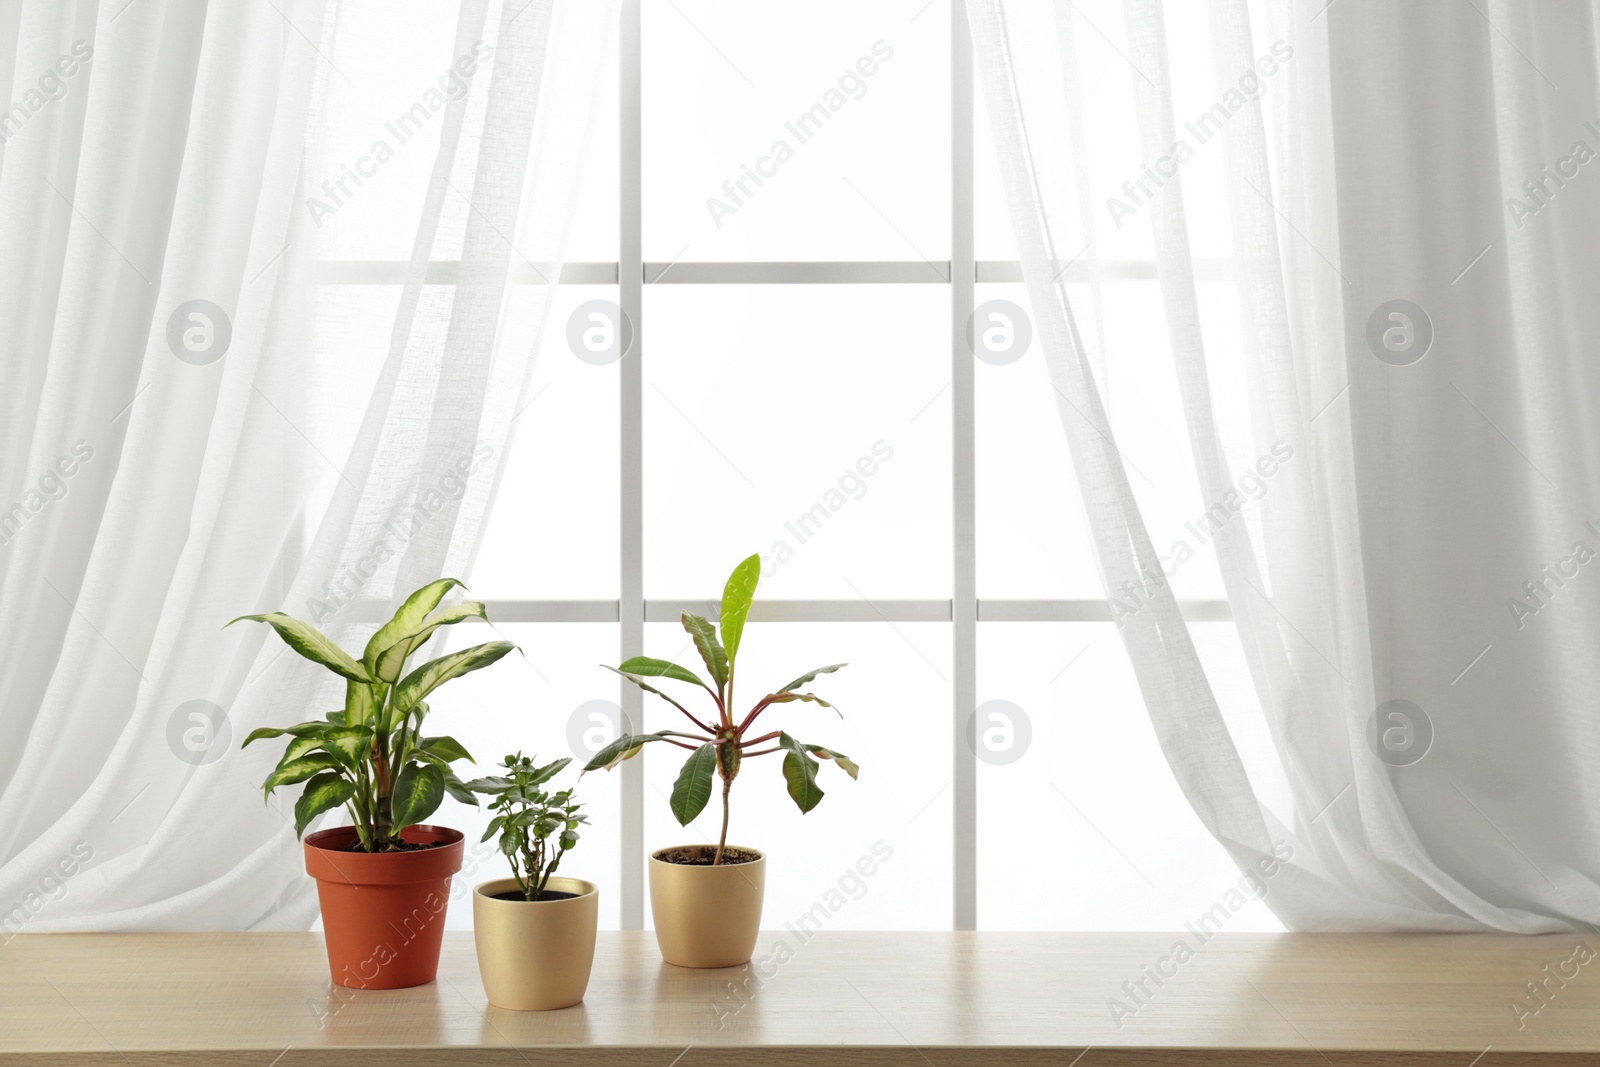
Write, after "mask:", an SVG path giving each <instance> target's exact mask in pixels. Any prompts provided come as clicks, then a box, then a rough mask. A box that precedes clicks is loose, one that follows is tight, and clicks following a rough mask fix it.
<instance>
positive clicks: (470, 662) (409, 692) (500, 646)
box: [390, 641, 516, 715]
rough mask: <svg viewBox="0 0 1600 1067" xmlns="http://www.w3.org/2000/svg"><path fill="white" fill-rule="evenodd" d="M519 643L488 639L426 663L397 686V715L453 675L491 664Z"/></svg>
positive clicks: (466, 672) (392, 702) (394, 697)
mask: <svg viewBox="0 0 1600 1067" xmlns="http://www.w3.org/2000/svg"><path fill="white" fill-rule="evenodd" d="M515 647H516V646H515V645H513V644H512V643H511V642H510V641H488V642H485V643H484V644H481V645H473V646H472V647H471V648H467V649H463V650H462V651H460V652H452V653H450V654H449V655H448V656H440V657H439V658H438V659H436V660H433V661H432V662H430V663H424V664H423V665H422V666H420V667H418V668H417V669H416V670H414V671H412V672H411V673H410V674H408V675H406V676H405V680H404V681H402V682H401V683H400V684H399V685H397V686H395V690H394V696H393V697H391V698H390V703H391V706H392V708H393V709H394V711H395V713H396V714H397V715H404V714H407V713H408V712H410V710H411V709H412V708H413V707H414V706H415V705H416V704H417V703H418V702H419V701H421V700H422V698H423V697H425V696H427V695H428V694H429V693H431V692H433V691H434V690H435V689H437V688H439V687H440V686H441V685H443V684H444V683H446V682H448V681H449V680H450V679H452V678H459V677H460V676H461V675H463V674H468V673H470V672H472V671H475V670H478V669H479V668H480V667H487V666H488V665H489V664H491V663H493V662H495V661H496V660H498V659H499V658H500V657H502V656H504V655H505V654H506V653H507V652H510V651H511V650H512V649H513V648H515Z"/></svg>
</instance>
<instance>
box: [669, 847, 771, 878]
mask: <svg viewBox="0 0 1600 1067" xmlns="http://www.w3.org/2000/svg"><path fill="white" fill-rule="evenodd" d="M726 847H727V848H736V849H739V850H740V851H741V852H754V853H755V854H756V858H755V859H753V860H746V861H745V862H743V863H724V864H722V865H721V866H722V867H723V868H726V869H731V868H734V867H748V866H750V865H751V864H752V863H765V862H766V859H767V854H766V853H765V852H763V851H761V850H760V849H759V848H751V847H750V846H749V845H733V844H730V845H728V846H726ZM679 848H709V849H711V850H712V851H716V846H715V845H708V844H706V843H705V842H704V841H698V842H691V843H690V844H687V845H668V846H666V847H665V848H658V849H656V850H654V851H653V852H651V853H650V862H651V863H659V864H662V865H663V866H666V867H674V868H677V867H681V868H683V869H684V870H691V871H692V870H696V869H698V868H701V867H704V868H706V869H707V870H715V869H716V868H713V867H712V866H711V865H710V864H707V863H673V862H672V861H671V860H664V859H662V858H661V854H662V853H663V852H671V851H673V850H674V849H679Z"/></svg>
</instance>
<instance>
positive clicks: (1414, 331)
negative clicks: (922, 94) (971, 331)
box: [967, 0, 1600, 932]
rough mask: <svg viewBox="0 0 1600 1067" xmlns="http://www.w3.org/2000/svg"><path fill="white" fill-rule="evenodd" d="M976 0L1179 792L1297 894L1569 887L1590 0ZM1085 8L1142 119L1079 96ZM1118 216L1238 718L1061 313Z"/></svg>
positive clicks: (1576, 854) (1385, 897)
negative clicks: (1100, 125)
mask: <svg viewBox="0 0 1600 1067" xmlns="http://www.w3.org/2000/svg"><path fill="white" fill-rule="evenodd" d="M967 6H968V11H969V14H970V18H971V22H972V26H973V34H974V40H975V44H976V48H977V54H978V62H979V66H980V68H981V86H982V90H983V93H984V96H985V98H986V103H987V107H988V112H989V115H990V120H991V125H992V126H993V128H994V131H995V136H996V138H997V141H998V148H999V154H1000V157H1001V168H1002V172H1003V180H1004V182H1005V186H1006V196H1007V199H1008V203H1009V207H1010V209H1011V213H1012V217H1013V221H1014V228H1015V232H1016V238H1017V243H1018V246H1019V248H1020V250H1021V256H1022V263H1023V272H1024V275H1025V278H1026V281H1027V283H1028V292H1029V297H1030V300H1031V302H1032V310H1033V314H1034V318H1035V321H1036V326H1037V329H1038V332H1039V335H1040V337H1041V339H1042V341H1043V347H1044V356H1045V359H1046V361H1047V363H1048V367H1049V372H1050V376H1051V380H1052V382H1053V384H1054V386H1055V389H1056V391H1057V394H1058V407H1059V409H1060V413H1061V420H1062V425H1063V427H1064V429H1065V431H1066V434H1067V437H1068V441H1069V444H1070V448H1071V454H1072V457H1073V463H1074V465H1075V467H1076V476H1077V481H1078V484H1079V485H1080V486H1081V487H1082V492H1083V494H1084V498H1085V499H1084V503H1085V507H1086V511H1087V514H1088V518H1089V523H1090V526H1091V527H1092V533H1093V538H1094V543H1095V548H1096V552H1097V555H1098V560H1099V565H1100V569H1101V573H1102V577H1103V579H1104V582H1105V585H1106V588H1107V590H1108V595H1110V596H1113V597H1119V598H1124V600H1123V604H1124V606H1125V607H1132V610H1129V611H1122V610H1120V609H1119V610H1118V612H1117V614H1118V617H1119V625H1120V629H1121V635H1122V638H1123V640H1124V643H1125V645H1126V648H1127V651H1128V654H1129V657H1130V660H1131V661H1132V665H1133V667H1134V669H1135V671H1136V673H1137V676H1138V679H1139V684H1140V686H1141V689H1142V691H1143V694H1144V698H1145V702H1146V704H1147V706H1148V709H1149V714H1150V717H1151V721H1152V723H1153V725H1154V727H1155V730H1156V733H1157V736H1158V738H1159V740H1160V743H1161V746H1162V749H1163V752H1164V753H1165V755H1166V758H1167V760H1168V763H1169V764H1170V766H1171V769H1172V772H1173V773H1174V775H1175V776H1176V778H1177V780H1178V782H1179V783H1180V785H1181V787H1182V789H1183V791H1184V793H1185V795H1186V796H1187V798H1188V800H1189V802H1190V804H1191V805H1192V807H1193V808H1194V811H1195V812H1196V814H1197V815H1198V816H1199V818H1200V819H1201V821H1202V822H1203V823H1204V824H1205V825H1206V827H1207V828H1208V829H1209V830H1210V832H1211V833H1212V834H1214V835H1215V836H1216V838H1217V839H1218V840H1219V841H1220V842H1221V843H1222V844H1223V845H1224V846H1225V847H1226V848H1227V849H1228V851H1229V852H1230V853H1231V855H1232V856H1233V857H1234V859H1235V860H1236V861H1237V862H1238V863H1239V864H1240V865H1241V867H1245V866H1251V865H1254V864H1256V863H1258V862H1261V861H1262V860H1263V859H1264V858H1265V857H1268V856H1270V855H1271V854H1272V853H1273V851H1274V848H1275V847H1277V848H1278V849H1279V855H1280V856H1281V855H1283V854H1284V853H1285V852H1291V853H1292V859H1291V860H1290V861H1289V863H1288V864H1286V865H1285V867H1284V869H1283V870H1282V871H1281V872H1278V873H1276V874H1275V875H1274V878H1273V881H1272V884H1271V888H1270V892H1269V894H1268V896H1267V902H1268V904H1269V906H1271V907H1272V908H1273V909H1274V910H1275V912H1276V913H1277V914H1278V915H1279V917H1280V918H1281V919H1283V921H1284V922H1285V923H1286V924H1287V925H1289V926H1290V927H1291V928H1297V929H1394V928H1400V929H1424V930H1469V929H1495V930H1507V931H1521V932H1536V931H1551V930H1562V929H1570V928H1574V927H1577V926H1580V925H1583V926H1586V925H1587V924H1589V923H1591V922H1593V921H1594V920H1595V918H1596V916H1597V915H1600V886H1597V878H1600V839H1597V835H1600V820H1597V819H1596V817H1595V814H1596V800H1595V797H1594V787H1593V784H1592V783H1593V777H1592V775H1590V774H1589V773H1588V771H1587V770H1586V767H1587V765H1588V764H1589V762H1590V761H1591V760H1592V759H1593V757H1594V756H1595V755H1596V753H1597V751H1600V720H1597V718H1596V716H1595V715H1594V711H1593V707H1594V693H1595V692H1596V688H1597V683H1600V670H1597V667H1596V663H1597V658H1596V656H1595V655H1594V651H1593V650H1594V649H1595V647H1596V641H1597V639H1600V568H1597V565H1596V564H1595V563H1594V562H1592V560H1594V559H1595V558H1600V557H1597V556H1596V553H1597V552H1600V523H1595V524H1593V525H1590V523H1591V520H1594V519H1595V518H1596V516H1597V514H1600V512H1597V511H1596V507H1595V504H1596V500H1597V488H1600V459H1597V457H1600V450H1597V449H1596V447H1595V441H1594V438H1595V435H1596V431H1595V429H1594V419H1593V412H1594V411H1595V410H1596V408H1597V406H1600V364H1597V363H1596V361H1595V359H1594V344H1595V342H1594V337H1595V336H1596V329H1595V328H1596V326H1597V325H1600V323H1597V321H1596V318H1597V315H1600V311H1597V307H1596V303H1595V301H1594V300H1593V298H1592V289H1593V286H1594V284H1595V282H1596V280H1597V279H1600V271H1597V266H1600V264H1597V263H1596V261H1595V260H1596V255H1597V253H1596V251H1595V247H1594V242H1593V241H1591V240H1589V235H1592V234H1593V233H1594V232H1595V223H1596V221H1597V219H1600V176H1597V173H1591V171H1592V170H1593V168H1592V167H1591V166H1589V160H1590V159H1591V158H1593V157H1594V155H1595V154H1596V152H1597V151H1600V128H1597V127H1600V123H1595V122H1594V119H1595V116H1596V115H1597V114H1600V101H1597V77H1596V56H1597V41H1596V33H1595V22H1594V17H1593V12H1592V10H1591V6H1590V5H1589V4H1588V3H1584V2H1579V0H1572V2H1561V3H1550V4H1519V3H1512V2H1508V0H1489V2H1486V3H1481V4H1480V3H1473V2H1470V0H1463V2H1456V0H1432V2H1416V3H1405V4H1395V3H1389V2H1384V0H1338V2H1337V3H1334V4H1328V3H1327V0H1265V2H1260V3H1246V0H1207V2H1206V3H1205V4H1203V5H1202V4H1198V3H1197V4H1184V5H1169V4H1164V3H1163V2H1162V0H1103V2H1088V0H1085V2H1081V3H1071V2H1068V0H1054V2H1053V3H1051V4H1036V3H1032V2H1030V0H969V2H968V5H967ZM1179 7H1181V8H1182V10H1179ZM1202 10H1203V18H1199V19H1196V18H1195V17H1194V16H1196V15H1197V14H1198V13H1200V12H1201V11H1202ZM1177 19H1183V20H1185V21H1184V22H1183V26H1184V28H1183V29H1182V31H1181V32H1174V29H1173V27H1174V23H1175V21H1176V20H1177ZM1196 21H1198V22H1199V25H1198V26H1196V25H1195V22H1196ZM1107 48H1110V49H1112V50H1114V51H1115V52H1116V53H1117V55H1118V56H1119V57H1120V58H1119V59H1118V61H1117V62H1118V63H1119V64H1120V65H1121V66H1120V69H1119V77H1118V82H1119V85H1120V88H1118V89H1116V90H1114V91H1112V90H1106V89H1105V87H1104V86H1100V87H1099V89H1100V90H1101V92H1102V98H1101V100H1100V106H1114V105H1108V104H1107V103H1106V95H1107V94H1108V93H1110V94H1112V95H1115V94H1120V98H1121V100H1122V102H1123V104H1124V105H1125V106H1126V109H1127V113H1128V115H1129V117H1130V120H1131V121H1130V123H1129V125H1130V126H1131V127H1132V128H1133V129H1135V130H1136V131H1137V137H1136V139H1133V140H1132V143H1131V144H1130V145H1129V146H1128V147H1129V149H1130V151H1129V152H1128V153H1126V154H1124V155H1122V156H1121V157H1120V158H1116V159H1113V160H1109V161H1108V160H1107V158H1106V156H1107V151H1106V150H1105V146H1104V145H1098V146H1097V145H1095V144H1093V143H1091V142H1090V141H1089V140H1086V139H1085V138H1084V136H1083V135H1082V132H1081V131H1082V128H1083V127H1082V118H1081V116H1082V108H1083V106H1084V105H1083V94H1084V91H1085V86H1084V84H1083V82H1082V77H1083V74H1082V72H1083V70H1084V68H1085V64H1084V62H1083V59H1084V56H1085V55H1086V53H1087V52H1088V51H1089V50H1100V51H1103V50H1104V49H1107ZM1124 77H1125V83H1124V82H1123V80H1122V79H1123V78H1124ZM1086 160H1087V161H1088V164H1089V165H1085V161H1086ZM1132 226H1138V227H1141V228H1144V229H1147V230H1148V232H1149V234H1150V236H1151V240H1150V245H1149V248H1150V252H1151V255H1152V256H1153V258H1154V259H1155V261H1156V264H1157V273H1158V277H1159V283H1160V291H1161V300H1162V306H1163V309H1164V312H1165V320H1166V331H1167V335H1168V338H1169V340H1170V348H1171V359H1172V366H1173V370H1174V379H1175V382H1176V389H1177V391H1178V394H1179V396H1180V397H1181V402H1182V409H1183V412H1184V416H1185V419H1186V423H1187V426H1186V430H1187V436H1186V440H1187V445H1188V448H1189V450H1190V452H1191V453H1192V458H1193V468H1194V472H1195V486H1194V489H1195V497H1196V499H1198V500H1200V501H1201V502H1202V505H1201V506H1202V507H1203V508H1205V509H1206V510H1207V512H1208V513H1209V514H1212V515H1214V516H1215V521H1216V526H1215V529H1214V530H1208V531H1207V532H1208V534H1209V535H1210V537H1209V539H1210V542H1211V543H1212V544H1214V545H1215V551H1216V553H1217V556H1218V562H1219V563H1220V568H1221V572H1222V576H1223V580H1224V582H1225V585H1226V590H1227V596H1228V600H1229V602H1230V604H1231V606H1232V611H1233V616H1234V619H1235V621H1236V625H1237V627H1238V630H1239V634H1240V638H1241V643H1242V646H1243V649H1244V653H1245V657H1246V660H1247V662H1248V664H1249V667H1250V671H1251V674H1252V677H1253V679H1254V682H1255V688H1256V691H1257V695H1258V697H1259V702H1260V707H1261V713H1262V714H1264V715H1265V717H1266V725H1267V727H1268V728H1269V730H1270V735H1271V738H1272V742H1273V744H1272V751H1271V752H1270V754H1268V755H1267V756H1266V757H1264V758H1250V759H1247V758H1245V757H1244V756H1242V755H1241V751H1240V749H1239V747H1237V746H1236V744H1235V741H1234V739H1233V737H1232V736H1231V735H1230V731H1229V729H1228V725H1227V721H1226V720H1227V718H1228V714H1229V713H1233V714H1237V709H1223V708H1219V707H1218V704H1217V701H1216V699H1215V697H1214V695H1213V692H1212V689H1211V687H1210V685H1209V684H1208V681H1207V678H1206V676H1205V673H1204V671H1203V670H1202V668H1201V666H1200V663H1199V660H1198V659H1197V657H1196V654H1195V650H1194V646H1193V644H1192V643H1191V641H1190V638H1189V634H1188V632H1187V629H1186V627H1185V624H1184V620H1183V618H1182V617H1181V616H1180V613H1179V610H1178V606H1177V602H1176V600H1175V598H1174V595H1173V589H1172V585H1173V582H1172V572H1173V571H1174V570H1175V553H1174V551H1173V549H1174V548H1176V546H1173V548H1169V547H1168V543H1167V542H1166V541H1164V540H1163V541H1159V542H1157V543H1153V541H1152V537H1151V536H1150V534H1149V533H1148V532H1147V528H1146V523H1145V520H1144V518H1143V517H1142V516H1141V510H1140V507H1139V503H1138V501H1137V500H1136V494H1135V492H1134V489H1133V488H1132V487H1131V486H1130V482H1129V478H1128V475H1127V472H1126V470H1125V465H1124V459H1123V456H1122V455H1121V454H1120V453H1119V451H1118V446H1119V445H1127V444H1128V443H1129V439H1128V437H1127V436H1126V434H1123V435H1120V436H1119V433H1118V431H1119V427H1118V426H1117V425H1116V423H1115V421H1114V420H1111V419H1109V418H1108V417H1107V414H1106V406H1105V404H1104V403H1103V397H1102V394H1101V388H1100V379H1101V378H1103V376H1104V368H1105V367H1107V366H1110V367H1114V366H1115V364H1116V363H1117V361H1118V358H1119V356H1118V352H1117V351H1115V349H1114V348H1113V349H1111V350H1107V351H1103V352H1102V351H1098V350H1091V349H1090V348H1089V347H1087V346H1086V344H1085V335H1086V334H1087V335H1088V337H1089V339H1090V341H1091V343H1093V341H1094V338H1095V333H1094V332H1093V331H1088V330H1080V328H1079V326H1078V324H1077V321H1076V319H1075V314H1076V315H1078V316H1083V315H1086V314H1087V315H1090V316H1091V317H1092V316H1095V315H1097V307H1098V304H1097V303H1095V304H1090V303H1089V302H1086V301H1080V302H1079V304H1078V305H1077V306H1073V305H1071V304H1069V301H1068V296H1067V294H1068V286H1067V284H1066V283H1065V281H1063V280H1061V279H1062V275H1063V268H1064V267H1065V266H1066V265H1067V264H1068V263H1069V261H1071V260H1073V259H1075V258H1076V257H1079V256H1083V257H1085V258H1086V259H1091V260H1092V259H1093V258H1094V257H1096V256H1097V255H1098V254H1099V253H1098V249H1099V248H1100V247H1101V246H1102V245H1103V244H1105V243H1106V242H1107V241H1108V240H1111V241H1115V240H1120V239H1121V238H1118V237H1117V236H1116V235H1117V234H1118V233H1119V232H1120V231H1122V230H1123V229H1124V228H1126V227H1132ZM1200 234H1204V236H1203V237H1201V236H1197V235H1200ZM1201 245H1204V246H1205V251H1203V252H1202V251H1200V250H1199V248H1200V246H1201ZM1124 400H1126V398H1124ZM1257 464H1260V466H1259V467H1258V466H1257ZM1253 469H1254V470H1256V471H1257V473H1258V476H1257V477H1256V478H1255V480H1254V481H1246V480H1245V474H1247V473H1248V472H1250V471H1251V470H1253ZM1241 472H1244V473H1241ZM1266 472H1270V473H1266ZM1258 485H1259V486H1263V487H1264V488H1262V491H1261V492H1260V493H1257V492H1254V491H1253V490H1254V489H1255V488H1256V487H1257V486H1258ZM1246 489H1249V490H1251V491H1248V492H1247V491H1246ZM1178 562H1181V561H1178ZM1128 582H1131V583H1132V585H1131V586H1128V585H1125V583H1128ZM1128 589H1132V590H1133V591H1134V593H1136V594H1137V598H1136V600H1134V601H1131V602H1130V601H1129V600H1127V599H1126V598H1127V597H1128V596H1129V594H1128V593H1127V592H1126V590H1128ZM1139 601H1143V602H1144V603H1139ZM1397 701H1400V702H1403V703H1395V702H1397Z"/></svg>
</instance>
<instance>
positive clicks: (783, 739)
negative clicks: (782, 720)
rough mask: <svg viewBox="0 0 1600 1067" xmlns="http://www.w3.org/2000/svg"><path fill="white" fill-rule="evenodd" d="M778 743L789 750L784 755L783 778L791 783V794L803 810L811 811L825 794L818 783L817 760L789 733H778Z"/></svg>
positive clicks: (797, 805)
mask: <svg viewBox="0 0 1600 1067" xmlns="http://www.w3.org/2000/svg"><path fill="white" fill-rule="evenodd" d="M778 745H779V747H780V748H784V749H787V750H788V751H787V752H786V753H785V754H784V757H783V778H784V781H786V782H788V783H789V796H790V797H791V798H792V799H793V800H794V803H795V806H796V807H798V808H799V809H800V810H801V812H807V811H810V810H811V809H812V808H814V807H816V806H817V804H818V803H820V802H821V800H822V796H823V793H822V788H821V787H820V786H818V785H817V761H816V760H814V759H812V758H811V757H810V756H809V755H807V754H806V751H805V749H804V748H803V747H801V745H800V744H799V742H797V741H796V740H795V739H794V738H792V737H790V736H789V735H788V734H779V735H778Z"/></svg>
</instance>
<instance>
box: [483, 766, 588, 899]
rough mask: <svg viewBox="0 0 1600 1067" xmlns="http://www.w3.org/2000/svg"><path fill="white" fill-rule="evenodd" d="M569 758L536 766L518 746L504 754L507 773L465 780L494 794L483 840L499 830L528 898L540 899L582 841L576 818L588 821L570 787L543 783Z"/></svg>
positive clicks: (501, 842)
mask: <svg viewBox="0 0 1600 1067" xmlns="http://www.w3.org/2000/svg"><path fill="white" fill-rule="evenodd" d="M571 762H572V760H571V759H558V760H556V761H555V762H554V763H547V764H545V765H544V766H543V767H536V766H534V762H533V760H531V759H529V758H528V757H526V756H524V755H523V754H522V753H520V752H518V753H517V754H516V755H515V756H507V757H506V758H505V762H504V763H503V764H502V766H503V767H504V768H505V770H506V773H505V774H504V775H500V776H496V777H493V778H478V779H476V780H474V781H471V782H468V783H467V788H468V789H470V790H472V791H473V792H475V793H482V794H483V795H484V796H486V797H493V798H494V799H493V800H492V801H490V802H489V807H490V808H491V809H492V810H493V811H494V813H495V815H494V818H492V819H490V820H489V828H488V829H486V830H485V831H484V832H483V838H482V840H484V841H487V840H489V838H491V837H493V836H494V835H495V834H497V833H498V834H499V835H500V851H501V852H503V853H504V854H505V857H506V859H507V860H509V861H510V863H511V876H512V877H513V878H515V879H516V880H517V887H518V888H519V889H521V890H522V898H523V899H524V900H538V899H539V898H540V897H541V896H542V895H543V894H544V891H545V887H546V886H547V885H549V884H550V876H551V875H552V874H555V873H556V868H557V867H559V866H561V857H563V856H565V855H566V854H567V853H568V851H570V850H571V849H572V848H573V847H575V846H576V845H577V843H578V824H579V823H586V822H588V821H589V817H588V816H587V815H579V814H578V809H579V808H580V807H582V805H581V804H578V803H576V802H575V801H573V799H572V790H571V789H563V790H561V791H560V792H559V793H554V794H551V793H546V792H545V791H544V790H543V789H541V788H539V787H540V786H542V785H543V784H544V783H546V782H548V781H549V780H550V779H552V778H554V777H555V776H556V775H557V774H559V773H561V770H562V768H564V767H565V766H566V765H567V764H569V763H571ZM552 837H554V838H555V841H554V843H553V844H552V843H551V838H552Z"/></svg>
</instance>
